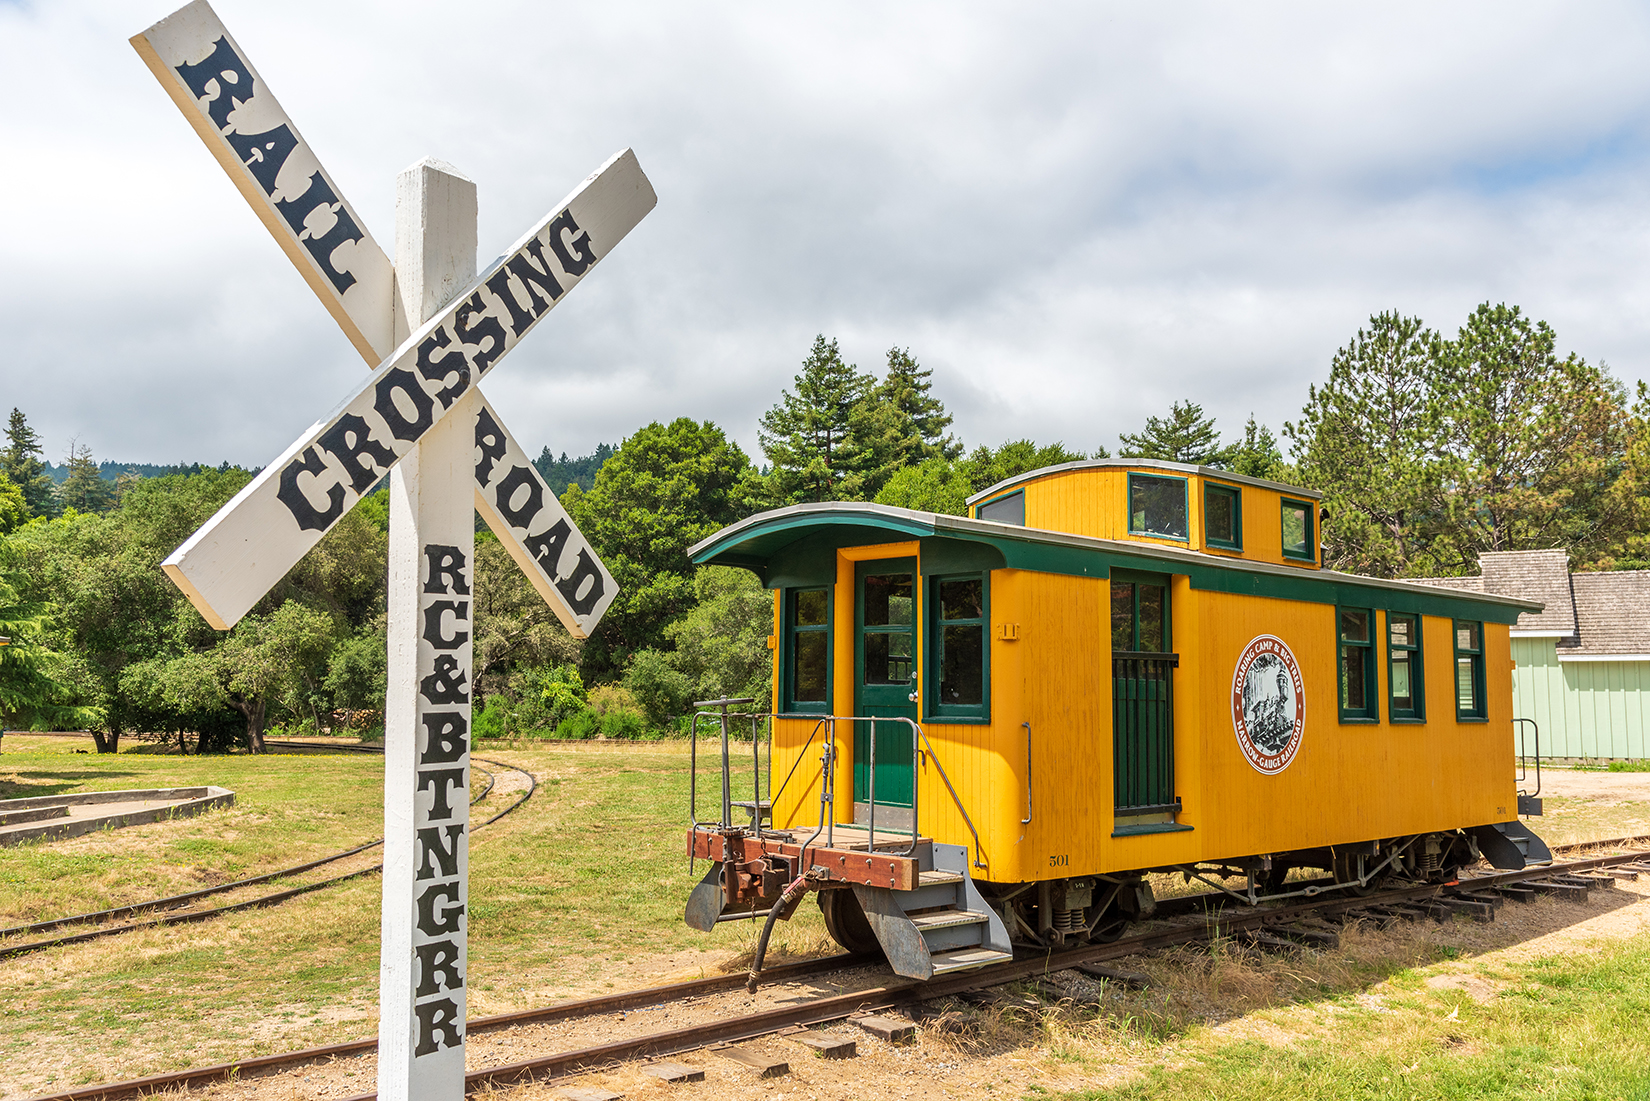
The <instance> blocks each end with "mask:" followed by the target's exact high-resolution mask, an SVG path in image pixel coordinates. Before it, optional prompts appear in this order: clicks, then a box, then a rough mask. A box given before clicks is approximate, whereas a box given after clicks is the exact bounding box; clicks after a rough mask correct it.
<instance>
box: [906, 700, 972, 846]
mask: <svg viewBox="0 0 1650 1101" xmlns="http://www.w3.org/2000/svg"><path fill="white" fill-rule="evenodd" d="M911 725H912V726H913V727H916V730H917V733H918V734H920V735H922V744H923V745H924V746H925V747H926V748H927V750H928V759H929V760H930V761H933V762H934V767H935V768H937V769H939V770H940V779H941V780H944V781H945V790H946V791H949V792H950V793H951V802H953V803H955V804H956V806H957V813H958V814H960V815H962V820H963V824H964V825H966V826H967V827H968V832H969V833H970V834H972V835H973V836H974V866H975V867H976V868H983V867H985V866H986V865H985V861H984V860H982V859H980V857H981V856H982V855H983V853H982V851H981V848H980V831H979V830H977V829H975V828H974V820H973V819H972V818H970V817H968V811H967V810H966V809H964V807H963V805H962V799H960V798H959V797H958V796H957V789H956V788H954V787H952V786H951V777H949V776H947V775H946V774H945V766H944V765H942V764H940V759H939V757H938V756H936V755H935V753H934V747H933V746H932V745H930V744H929V742H928V735H927V734H925V733H923V729H922V727H920V726H917V724H916V723H914V722H913V723H912V724H911ZM916 790H917V785H916V784H915V783H912V785H911V793H912V794H911V804H912V807H911V810H912V815H911V822H912V825H913V826H914V825H915V824H916V802H917V797H916Z"/></svg>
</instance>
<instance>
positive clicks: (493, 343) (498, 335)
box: [453, 291, 505, 375]
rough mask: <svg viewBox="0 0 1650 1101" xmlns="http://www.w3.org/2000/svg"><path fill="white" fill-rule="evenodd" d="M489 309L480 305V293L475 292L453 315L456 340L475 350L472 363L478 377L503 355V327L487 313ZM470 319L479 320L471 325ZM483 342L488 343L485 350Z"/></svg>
mask: <svg viewBox="0 0 1650 1101" xmlns="http://www.w3.org/2000/svg"><path fill="white" fill-rule="evenodd" d="M489 308H490V307H488V306H486V305H483V304H482V301H481V292H480V291H476V292H475V293H474V294H472V295H471V296H470V297H469V298H467V299H465V301H464V305H462V306H460V307H459V308H458V313H457V314H455V315H453V332H455V333H457V334H458V339H460V340H462V341H463V342H464V343H465V344H467V345H469V346H470V347H472V348H475V349H476V354H475V359H474V363H475V369H476V374H478V375H484V374H486V373H487V368H489V367H491V366H492V365H493V360H495V359H497V358H498V357H499V356H501V355H503V354H504V340H505V337H504V326H503V325H500V324H499V323H498V318H496V317H494V316H493V315H492V314H490V313H488V312H487V311H488V309H489ZM471 318H479V319H480V320H478V321H476V322H475V324H473V325H472V324H471V323H470V319H471ZM483 340H486V341H489V342H490V343H489V344H488V345H487V346H486V347H485V348H483V347H482V346H481V342H482V341H483Z"/></svg>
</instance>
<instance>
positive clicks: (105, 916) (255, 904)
mask: <svg viewBox="0 0 1650 1101" xmlns="http://www.w3.org/2000/svg"><path fill="white" fill-rule="evenodd" d="M375 752H382V750H376V751H375ZM472 760H478V761H482V762H484V763H486V764H490V765H496V766H497V767H499V768H507V769H510V770H512V771H515V772H519V773H521V774H522V775H524V776H526V777H527V790H526V791H525V792H523V793H522V796H521V798H519V799H517V800H516V801H515V802H514V803H511V804H510V805H509V806H507V807H505V808H504V809H503V810H500V811H499V812H498V813H497V814H495V815H493V816H492V817H491V818H488V819H487V820H486V821H484V822H481V823H478V824H477V825H476V826H474V827H472V828H474V829H480V828H481V827H482V826H490V825H492V824H493V823H494V822H497V821H498V820H499V819H500V818H503V817H504V816H505V815H506V814H509V813H510V812H511V811H513V810H515V809H516V808H517V807H519V806H521V805H522V804H523V803H525V802H527V800H528V799H530V798H532V797H533V794H534V793H535V792H536V791H537V790H538V777H537V776H534V775H533V774H532V773H531V772H529V771H527V770H526V769H524V768H520V767H518V766H516V765H512V764H506V763H505V762H503V761H494V760H491V759H489V758H486V757H475V758H472ZM481 771H482V772H485V773H486V774H487V786H486V787H484V788H483V789H482V790H481V792H480V793H479V794H477V795H475V796H473V797H472V798H471V799H470V805H471V806H474V805H475V804H477V803H479V802H481V801H482V800H483V799H485V798H486V797H487V796H488V795H489V794H491V792H492V790H493V787H494V786H495V784H496V782H497V778H496V777H495V776H494V774H493V773H492V772H489V771H488V770H487V769H481ZM383 843H384V839H383V838H379V839H378V840H376V841H369V842H368V843H367V844H365V845H358V846H356V847H355V848H353V849H346V850H345V851H343V852H340V853H334V854H332V855H331V856H326V857H322V858H321V859H319V860H312V861H310V862H308V863H307V864H298V865H295V866H293V867H290V868H282V869H280V870H279V871H274V872H267V873H265V874H263V875H258V876H252V877H251V878H249V879H241V880H236V881H235V882H233V883H220V884H218V885H217V886H215V887H206V888H202V889H201V890H199V891H190V892H188V893H186V894H181V895H172V896H171V897H169V898H161V899H153V900H151V901H148V902H137V903H132V904H130V905H127V906H117V907H114V908H113V909H110V910H99V911H96V912H94V913H89V914H76V915H74V916H72V917H64V918H54V919H52V920H50V921H42V922H36V923H35V924H33V925H19V926H16V927H15V928H11V929H0V937H6V936H17V935H21V934H24V933H39V932H47V931H49V930H52V929H61V928H63V927H65V926H69V925H90V924H93V923H95V922H99V921H112V920H115V919H117V918H122V917H130V916H132V915H134V914H139V913H142V912H144V911H148V910H156V909H166V910H174V909H177V908H179V907H180V906H184V905H187V904H188V903H189V902H190V901H193V900H195V899H200V898H207V897H210V896H213V895H221V894H227V893H229V892H230V891H238V890H241V889H242V888H245V887H251V886H256V885H257V884H259V883H267V882H269V881H270V880H273V879H283V878H285V877H287V876H292V875H297V874H299V873H300V872H306V871H311V870H313V869H315V868H319V867H322V866H323V865H326V864H332V863H335V862H337V861H339V860H343V859H345V858H346V857H351V856H355V855H356V854H358V853H362V852H365V851H366V850H368V849H371V848H374V847H376V846H378V845H382V844H383ZM383 867H384V865H383V864H382V863H378V864H374V865H372V866H371V867H370V868H359V869H357V870H355V871H353V872H346V873H344V874H343V875H338V876H332V877H331V878H328V879H322V880H317V881H316V882H314V883H307V884H304V885H302V886H299V887H291V888H288V889H286V890H282V891H276V892H275V893H274V894H269V895H260V896H258V897H257V898H252V899H245V900H243V901H241V902H232V903H228V904H226V905H223V906H214V907H212V908H210V909H206V910H192V911H189V912H188V913H182V914H176V913H168V914H167V915H165V916H162V917H156V918H151V919H149V920H147V921H133V922H127V923H126V924H124V925H111V926H107V927H105V928H102V929H93V930H90V931H89V932H85V933H73V934H70V935H68V936H62V937H50V938H48V939H46V940H35V941H29V942H27V943H25V944H16V945H12V946H10V947H0V960H9V959H13V958H15V957H17V956H26V955H28V954H30V953H32V952H43V951H45V950H46V949H48V948H56V947H59V946H61V945H69V944H80V943H83V942H85V941H89V940H97V939H99V938H100V937H110V936H115V935H117V934H120V933H131V932H136V931H137V930H139V929H153V928H155V927H157V926H161V925H190V924H193V923H195V922H199V921H206V920H207V919H209V918H215V917H219V916H221V915H223V914H232V913H236V912H238V911H241V910H257V909H263V908H265V907H268V906H276V905H279V904H280V903H282V902H286V901H288V900H290V899H294V898H297V897H298V896H299V895H306V894H309V893H310V892H312V891H319V890H322V889H323V888H326V887H333V886H336V885H338V884H340V883H346V882H348V881H349V880H352V879H359V878H360V877H361V876H364V875H371V874H373V873H374V872H378V871H382V870H383Z"/></svg>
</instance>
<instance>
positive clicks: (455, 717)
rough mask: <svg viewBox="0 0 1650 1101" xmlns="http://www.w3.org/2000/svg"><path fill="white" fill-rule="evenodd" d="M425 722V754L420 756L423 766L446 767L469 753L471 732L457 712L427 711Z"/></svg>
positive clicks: (419, 759) (419, 761) (420, 762)
mask: <svg viewBox="0 0 1650 1101" xmlns="http://www.w3.org/2000/svg"><path fill="white" fill-rule="evenodd" d="M423 722H424V752H423V753H421V754H419V757H418V763H419V764H421V765H445V764H451V763H452V762H453V761H456V760H458V759H459V758H460V757H462V756H464V754H465V753H466V752H468V751H469V748H470V743H469V739H468V738H466V737H465V735H467V734H468V733H469V732H470V729H469V727H468V726H467V725H466V724H465V722H464V716H463V715H462V714H461V713H459V712H457V711H426V712H424V717H423Z"/></svg>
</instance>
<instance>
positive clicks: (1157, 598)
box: [1140, 585, 1166, 654]
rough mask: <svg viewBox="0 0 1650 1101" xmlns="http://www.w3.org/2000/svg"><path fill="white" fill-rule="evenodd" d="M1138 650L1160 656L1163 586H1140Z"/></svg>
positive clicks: (1162, 646) (1163, 647)
mask: <svg viewBox="0 0 1650 1101" xmlns="http://www.w3.org/2000/svg"><path fill="white" fill-rule="evenodd" d="M1140 649H1141V650H1142V651H1145V652H1146V653H1151V654H1160V653H1163V652H1164V650H1165V649H1166V647H1165V646H1164V645H1163V586H1162V585H1142V586H1140Z"/></svg>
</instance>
